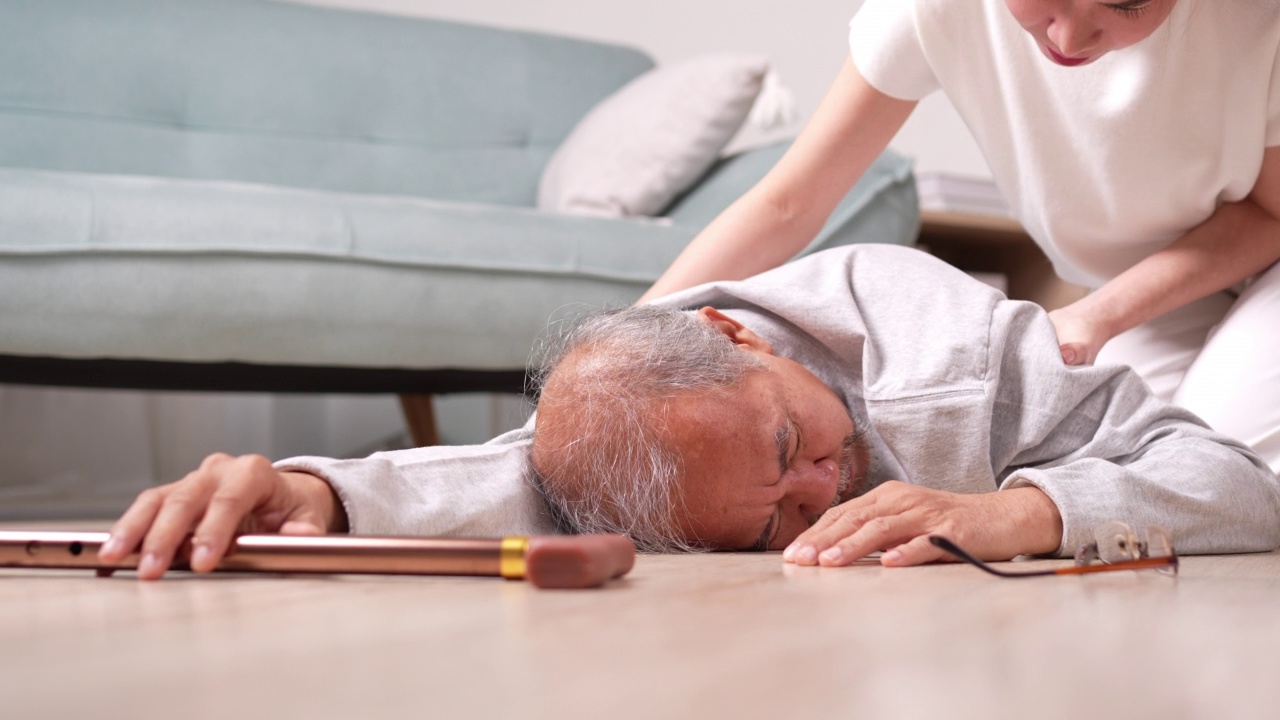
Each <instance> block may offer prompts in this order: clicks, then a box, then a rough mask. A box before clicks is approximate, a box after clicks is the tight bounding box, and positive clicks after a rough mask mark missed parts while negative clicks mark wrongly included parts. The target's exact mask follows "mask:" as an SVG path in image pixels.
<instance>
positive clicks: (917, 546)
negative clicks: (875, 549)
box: [880, 534, 947, 567]
mask: <svg viewBox="0 0 1280 720" xmlns="http://www.w3.org/2000/svg"><path fill="white" fill-rule="evenodd" d="M945 557H947V553H945V552H944V551H943V550H942V549H940V548H938V547H937V546H935V545H934V544H933V543H931V542H929V535H928V534H925V535H919V536H917V537H916V538H915V539H913V540H911V541H910V542H906V543H903V544H901V545H899V546H898V547H896V548H893V549H892V550H890V551H888V552H886V553H885V554H883V555H881V556H880V564H881V565H884V566H885V567H906V566H908V565H924V564H925V563H931V562H934V561H936V560H941V559H943V558H945Z"/></svg>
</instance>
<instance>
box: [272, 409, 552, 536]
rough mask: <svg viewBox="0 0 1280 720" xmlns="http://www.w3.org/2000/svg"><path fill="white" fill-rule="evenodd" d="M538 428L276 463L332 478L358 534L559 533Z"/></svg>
mask: <svg viewBox="0 0 1280 720" xmlns="http://www.w3.org/2000/svg"><path fill="white" fill-rule="evenodd" d="M531 427H532V425H531V424H530V425H528V426H526V427H524V428H521V429H519V430H513V431H511V432H509V433H506V434H505V435H501V436H499V437H497V438H494V439H493V440H491V441H489V442H488V443H485V444H484V445H466V446H439V447H424V448H413V449H410V450H397V451H393V452H382V453H376V454H374V455H371V456H369V457H367V458H362V459H358V460H335V459H332V458H321V457H295V458H289V459H287V460H281V461H279V462H277V463H275V468H276V469H277V470H281V471H301V472H307V473H311V474H312V475H316V476H318V477H320V478H321V479H323V480H324V481H325V482H327V483H329V485H330V486H332V487H333V489H334V492H336V493H337V495H338V498H339V499H340V500H341V501H342V506H343V508H344V509H345V510H346V513H347V522H348V524H349V526H350V531H351V533H352V534H355V535H416V536H434V537H450V536H452V537H498V536H503V535H554V534H558V533H559V530H557V528H556V524H555V521H554V520H553V519H552V517H551V514H550V511H549V509H548V507H547V504H546V502H545V501H544V500H543V499H542V496H541V494H540V493H539V492H538V490H537V488H535V487H534V486H533V483H532V482H530V481H529V479H528V473H527V458H528V453H529V447H530V444H531V443H532V439H531V438H532V435H533V433H532V430H531Z"/></svg>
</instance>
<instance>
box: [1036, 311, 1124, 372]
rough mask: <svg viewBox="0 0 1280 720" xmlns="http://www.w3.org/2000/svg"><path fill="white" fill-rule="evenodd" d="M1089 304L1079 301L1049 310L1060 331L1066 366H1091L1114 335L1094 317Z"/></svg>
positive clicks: (1056, 328) (1055, 325)
mask: <svg viewBox="0 0 1280 720" xmlns="http://www.w3.org/2000/svg"><path fill="white" fill-rule="evenodd" d="M1087 299H1088V298H1086V300H1087ZM1088 307H1089V305H1088V304H1087V303H1085V300H1078V301H1076V302H1074V303H1071V304H1070V305H1068V306H1066V307H1064V308H1059V309H1057V310H1054V311H1053V312H1051V313H1049V319H1050V320H1051V321H1053V329H1054V330H1055V331H1057V333H1058V349H1059V350H1060V351H1061V352H1062V362H1064V363H1066V364H1067V365H1092V364H1093V361H1094V360H1097V359H1098V352H1099V351H1101V350H1102V346H1103V345H1106V344H1107V341H1108V340H1110V339H1111V338H1112V334H1111V332H1110V331H1108V330H1107V329H1106V327H1105V324H1104V323H1102V322H1101V321H1099V320H1097V319H1096V318H1094V317H1092V316H1091V314H1090V313H1089V311H1088V309H1087V308H1088Z"/></svg>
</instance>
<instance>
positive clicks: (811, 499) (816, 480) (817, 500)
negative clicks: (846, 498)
mask: <svg viewBox="0 0 1280 720" xmlns="http://www.w3.org/2000/svg"><path fill="white" fill-rule="evenodd" d="M798 475H799V476H798V477H797V478H796V484H795V485H794V488H795V489H794V491H793V492H794V493H795V499H796V501H797V504H798V505H799V508H800V513H801V514H802V515H804V516H805V517H806V518H810V517H817V516H819V515H821V514H822V513H824V512H826V511H827V508H829V507H831V503H832V502H834V501H835V499H836V491H837V487H838V486H839V484H840V465H839V464H838V463H837V462H836V461H835V460H834V459H833V458H829V457H825V458H822V459H820V460H817V461H815V462H813V463H811V464H809V465H807V466H805V467H803V468H800V472H799V473H798Z"/></svg>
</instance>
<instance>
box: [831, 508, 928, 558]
mask: <svg viewBox="0 0 1280 720" xmlns="http://www.w3.org/2000/svg"><path fill="white" fill-rule="evenodd" d="M915 535H916V533H915V532H914V528H911V527H909V524H908V521H907V520H906V519H905V518H903V517H902V516H898V515H895V516H883V515H882V516H879V517H874V518H871V519H870V520H868V521H867V522H865V523H863V524H862V527H860V528H858V529H857V530H855V531H854V532H852V533H850V534H849V535H847V536H846V537H843V538H840V539H838V540H836V541H835V542H833V543H831V546H830V547H828V548H827V549H825V550H823V551H822V552H820V553H819V554H818V564H819V565H822V566H824V567H839V566H841V565H848V564H849V563H851V562H853V561H854V560H861V559H862V558H864V557H866V556H868V555H870V554H871V553H873V552H875V551H877V550H882V549H884V548H889V547H894V546H895V545H898V544H900V543H903V542H906V541H907V540H910V539H911V538H913V537H915Z"/></svg>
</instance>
